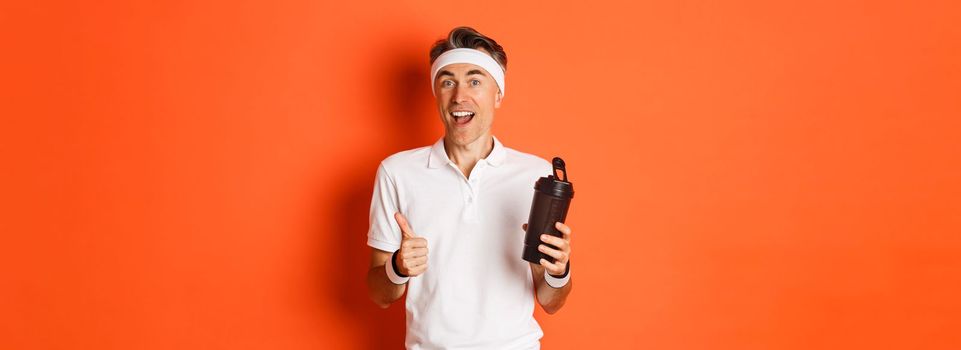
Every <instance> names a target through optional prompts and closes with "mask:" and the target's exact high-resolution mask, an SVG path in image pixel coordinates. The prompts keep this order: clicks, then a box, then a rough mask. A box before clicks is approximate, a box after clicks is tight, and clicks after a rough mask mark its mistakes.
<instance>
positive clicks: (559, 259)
mask: <svg viewBox="0 0 961 350" xmlns="http://www.w3.org/2000/svg"><path fill="white" fill-rule="evenodd" d="M554 227H556V228H557V230H558V231H561V233H562V234H564V236H563V237H555V236H551V235H549V234H546V233H542V234H541V242H544V243H547V244H541V245H540V246H538V247H537V250H539V251H540V252H541V253H544V254H547V255H549V256H551V257H552V258H554V262H553V263H552V262H549V261H547V259H541V261H540V264H541V266H542V267H544V269H545V270H547V273H549V274H551V275H554V276H562V275H564V272H565V271H567V262H568V261H570V259H571V228H570V226H567V225H564V224H563V223H560V222H557V223H554ZM522 228H523V229H524V231H527V224H524V226H523V227H522ZM548 244H549V245H548ZM551 246H554V247H557V249H554V248H552V247H551Z"/></svg>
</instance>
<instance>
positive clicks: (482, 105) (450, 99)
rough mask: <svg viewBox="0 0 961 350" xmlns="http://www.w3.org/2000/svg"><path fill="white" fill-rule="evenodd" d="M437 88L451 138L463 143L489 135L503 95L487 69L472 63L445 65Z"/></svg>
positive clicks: (439, 76) (460, 143)
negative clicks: (495, 111)
mask: <svg viewBox="0 0 961 350" xmlns="http://www.w3.org/2000/svg"><path fill="white" fill-rule="evenodd" d="M434 91H436V93H437V96H436V99H437V108H438V110H439V111H440V119H441V121H443V122H444V129H445V131H446V134H447V139H448V141H451V142H453V143H454V144H455V145H460V146H464V145H467V144H470V143H472V142H474V141H477V139H478V138H480V137H481V136H484V135H489V134H490V128H491V124H493V122H494V110H495V109H497V108H500V106H501V95H500V93H499V91H500V89H498V87H497V83H496V82H495V81H494V78H493V77H491V76H490V74H489V73H487V71H485V70H484V69H483V68H481V67H479V66H476V65H473V64H470V63H455V64H451V65H448V66H445V67H444V68H442V69H441V70H440V72H438V74H437V78H436V79H434Z"/></svg>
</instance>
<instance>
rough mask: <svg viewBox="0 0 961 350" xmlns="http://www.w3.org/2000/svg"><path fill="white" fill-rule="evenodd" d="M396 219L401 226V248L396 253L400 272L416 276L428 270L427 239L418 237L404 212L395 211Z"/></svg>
mask: <svg viewBox="0 0 961 350" xmlns="http://www.w3.org/2000/svg"><path fill="white" fill-rule="evenodd" d="M394 220H396V221H397V225H399V226H400V232H401V241H400V250H398V252H397V254H396V255H395V259H396V261H395V262H396V264H397V269H398V270H400V273H402V274H404V275H407V276H410V277H414V276H418V275H420V274H422V273H424V271H427V239H426V238H424V237H417V235H415V234H414V231H413V230H411V229H410V225H409V224H408V223H407V218H406V217H404V214H401V213H394Z"/></svg>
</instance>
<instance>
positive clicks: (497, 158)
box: [427, 136, 507, 169]
mask: <svg viewBox="0 0 961 350" xmlns="http://www.w3.org/2000/svg"><path fill="white" fill-rule="evenodd" d="M492 138H493V139H494V148H493V149H492V150H491V153H490V154H489V155H487V158H484V160H486V161H487V163H488V164H490V165H492V166H495V167H497V166H500V165H501V164H503V163H504V158H506V157H507V151H506V150H504V145H503V144H501V141H500V140H498V139H497V137H496V136H492ZM448 163H451V161H450V158H449V157H447V150H446V149H445V148H444V138H443V137H441V138H440V140H437V142H434V145H433V146H431V147H430V158H428V160H427V167H428V168H432V169H436V168H440V167H441V166H444V165H446V164H448Z"/></svg>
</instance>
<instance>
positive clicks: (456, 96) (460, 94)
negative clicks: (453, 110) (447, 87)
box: [450, 86, 467, 103]
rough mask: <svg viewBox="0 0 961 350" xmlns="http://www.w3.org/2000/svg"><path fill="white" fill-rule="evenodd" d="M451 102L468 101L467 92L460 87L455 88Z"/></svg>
mask: <svg viewBox="0 0 961 350" xmlns="http://www.w3.org/2000/svg"><path fill="white" fill-rule="evenodd" d="M450 98H451V102H453V103H461V102H464V101H467V92H466V91H465V90H464V89H461V88H460V87H459V86H458V87H455V88H454V93H453V94H451V96H450Z"/></svg>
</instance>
